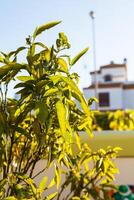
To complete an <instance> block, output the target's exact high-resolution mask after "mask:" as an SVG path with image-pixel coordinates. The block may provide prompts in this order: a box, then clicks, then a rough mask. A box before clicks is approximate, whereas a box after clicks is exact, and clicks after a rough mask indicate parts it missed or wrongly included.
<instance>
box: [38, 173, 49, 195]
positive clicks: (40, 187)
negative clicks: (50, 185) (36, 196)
mask: <svg viewBox="0 0 134 200" xmlns="http://www.w3.org/2000/svg"><path fill="white" fill-rule="evenodd" d="M47 180H48V177H47V176H44V177H43V179H42V180H41V182H40V184H39V188H38V189H39V191H40V194H42V192H43V191H44V189H45V188H46V183H47Z"/></svg>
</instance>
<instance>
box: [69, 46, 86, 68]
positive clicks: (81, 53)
mask: <svg viewBox="0 0 134 200" xmlns="http://www.w3.org/2000/svg"><path fill="white" fill-rule="evenodd" d="M88 49H89V48H85V49H84V50H83V51H81V52H80V53H79V54H77V55H76V56H75V57H74V58H73V59H72V61H71V66H72V65H74V64H75V63H76V62H77V61H78V60H79V59H80V58H81V57H82V56H83V55H84V54H85V53H86V52H87V51H88Z"/></svg>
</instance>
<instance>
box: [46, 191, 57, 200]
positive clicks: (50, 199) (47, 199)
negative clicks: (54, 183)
mask: <svg viewBox="0 0 134 200" xmlns="http://www.w3.org/2000/svg"><path fill="white" fill-rule="evenodd" d="M57 193H58V192H55V193H53V194H50V195H49V196H48V197H47V198H45V199H46V200H52V199H53V198H54V197H55V196H56V195H57ZM45 199H44V200H45Z"/></svg>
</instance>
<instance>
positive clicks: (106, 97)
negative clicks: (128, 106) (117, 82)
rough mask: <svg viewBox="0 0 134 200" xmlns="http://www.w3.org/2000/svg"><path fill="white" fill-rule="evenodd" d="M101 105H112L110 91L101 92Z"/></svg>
mask: <svg viewBox="0 0 134 200" xmlns="http://www.w3.org/2000/svg"><path fill="white" fill-rule="evenodd" d="M99 106H100V107H106V106H110V99H109V93H108V92H103V93H99Z"/></svg>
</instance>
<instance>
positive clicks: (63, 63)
mask: <svg viewBox="0 0 134 200" xmlns="http://www.w3.org/2000/svg"><path fill="white" fill-rule="evenodd" d="M58 65H59V66H60V69H61V70H62V71H64V72H68V66H67V63H66V61H65V60H64V59H63V58H58Z"/></svg>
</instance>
